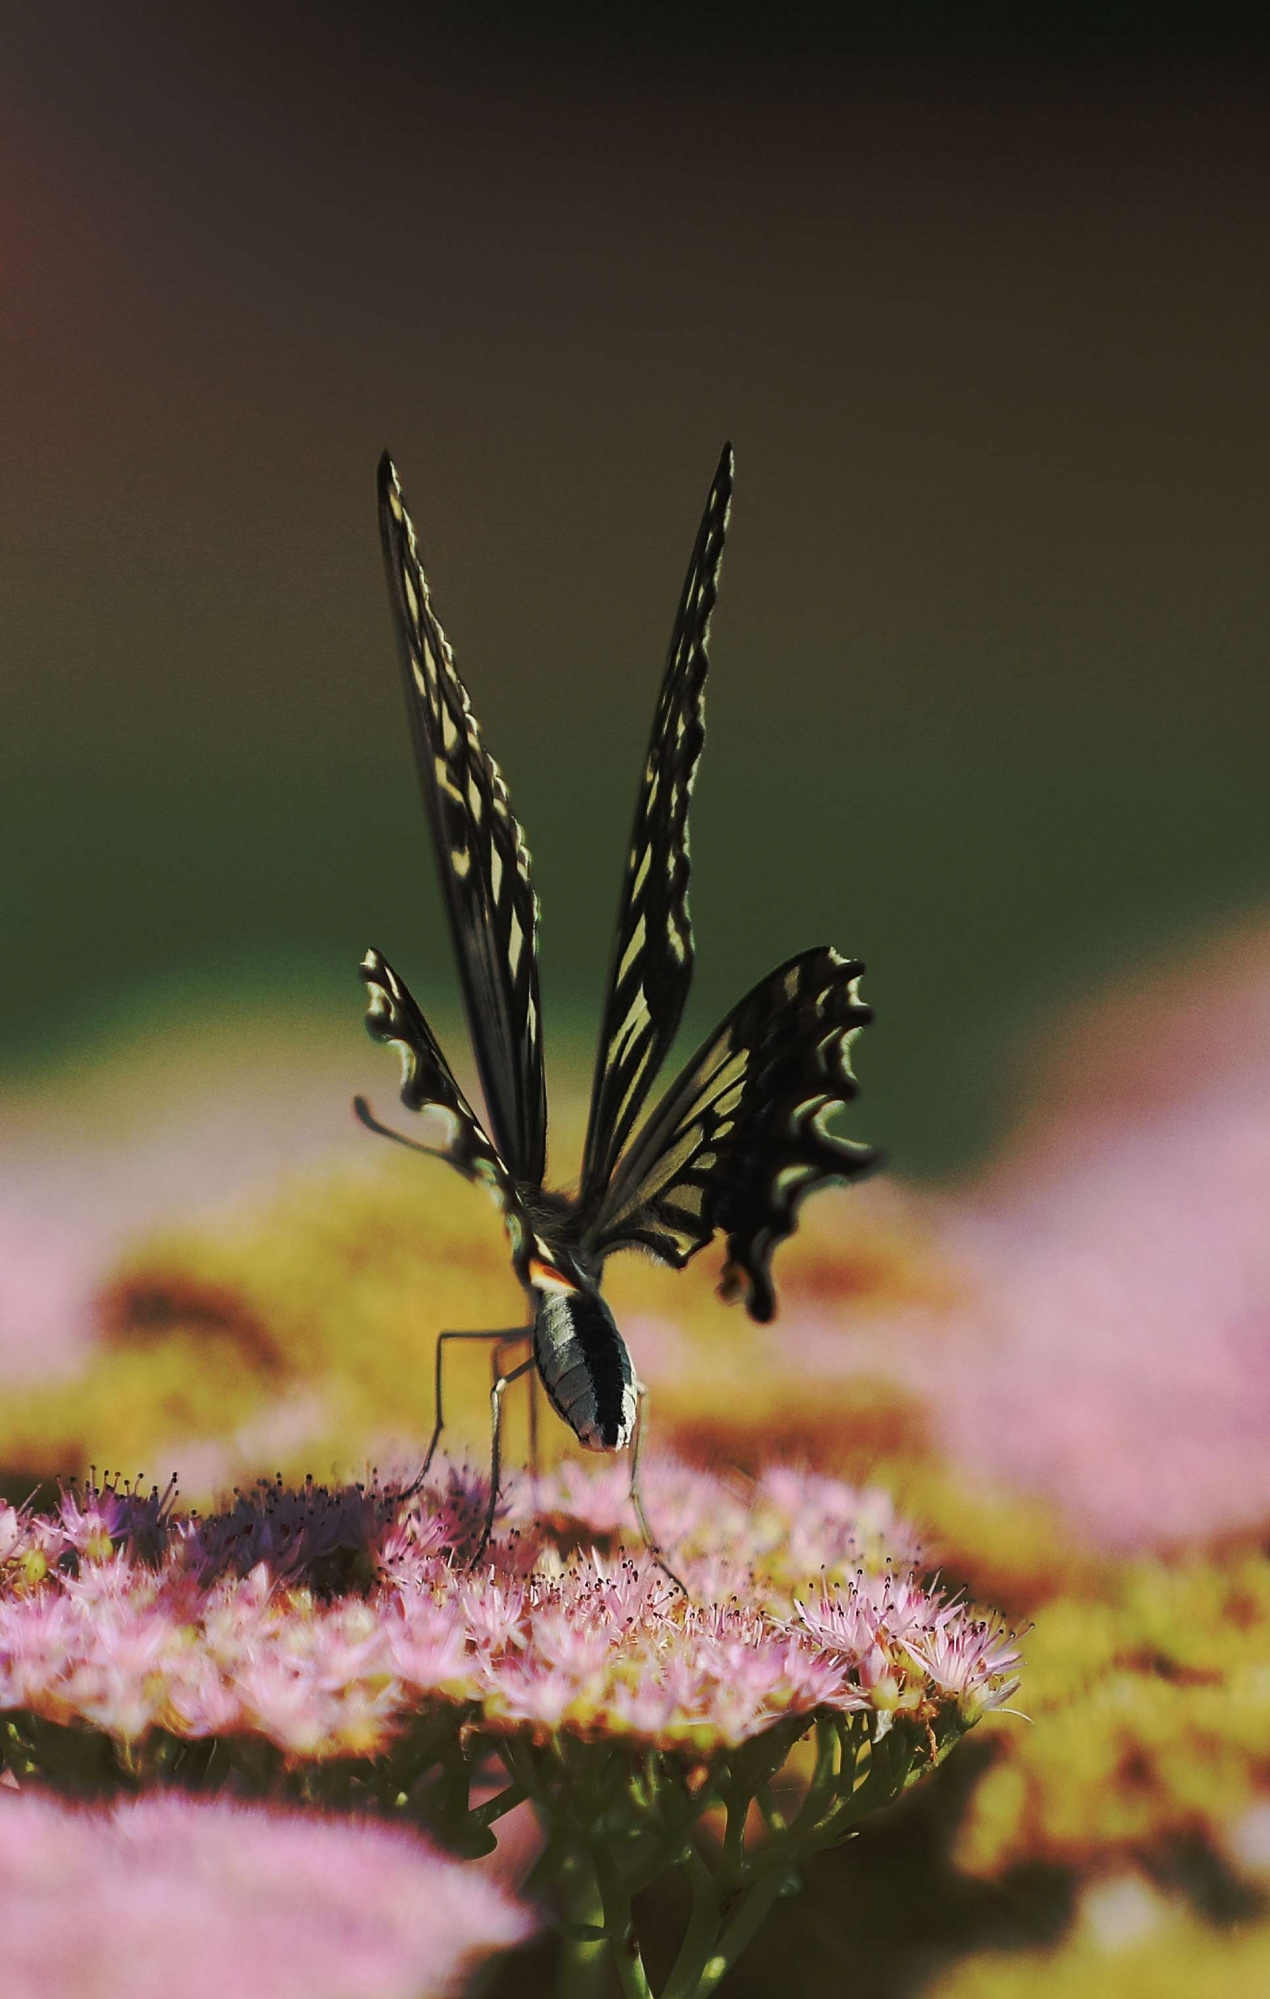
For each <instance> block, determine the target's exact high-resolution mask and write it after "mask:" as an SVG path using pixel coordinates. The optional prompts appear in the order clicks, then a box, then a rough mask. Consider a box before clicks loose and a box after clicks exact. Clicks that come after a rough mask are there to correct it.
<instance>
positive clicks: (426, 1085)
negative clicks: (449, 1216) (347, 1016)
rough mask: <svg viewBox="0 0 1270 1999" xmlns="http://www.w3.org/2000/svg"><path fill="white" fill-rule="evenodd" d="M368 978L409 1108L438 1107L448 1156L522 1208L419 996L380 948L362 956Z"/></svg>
mask: <svg viewBox="0 0 1270 1999" xmlns="http://www.w3.org/2000/svg"><path fill="white" fill-rule="evenodd" d="M361 973H362V978H363V979H364V980H365V982H366V991H367V996H368V997H367V1006H366V1026H367V1029H368V1031H369V1033H370V1034H371V1035H372V1036H373V1037H374V1039H375V1040H376V1041H382V1042H384V1043H385V1044H386V1045H387V1046H389V1047H392V1048H395V1049H396V1050H397V1053H398V1054H399V1055H400V1057H401V1101H402V1103H403V1104H405V1106H406V1108H407V1109H408V1110H412V1111H437V1112H439V1113H440V1114H441V1116H442V1117H443V1118H444V1119H445V1122H446V1125H447V1128H448V1129H447V1137H446V1143H445V1145H444V1146H443V1147H441V1148H440V1150H441V1151H442V1153H443V1155H444V1157H445V1158H446V1159H448V1160H449V1162H450V1164H451V1165H452V1166H456V1167H457V1168H458V1170H459V1172H460V1173H462V1174H463V1175H464V1177H465V1178H466V1179H468V1180H475V1181H477V1182H479V1183H480V1184H481V1185H482V1186H484V1187H487V1188H488V1189H489V1191H490V1192H491V1193H492V1194H493V1195H494V1196H495V1198H496V1199H497V1200H498V1202H499V1204H500V1206H501V1207H502V1208H503V1209H504V1211H510V1210H518V1209H519V1200H518V1197H517V1193H516V1188H515V1184H514V1182H513V1181H512V1178H511V1175H510V1174H509V1173H508V1170H507V1168H506V1166H505V1165H504V1163H503V1161H502V1159H501V1158H500V1157H499V1154H498V1152H497V1150H496V1148H495V1147H494V1146H493V1145H492V1144H491V1142H490V1140H489V1138H488V1137H487V1136H486V1134H485V1132H484V1130H483V1129H482V1127H481V1124H480V1120H479V1119H478V1118H477V1116H476V1114H475V1112H474V1111H473V1109H472V1107H471V1105H470V1104H469V1103H468V1101H467V1098H466V1097H465V1096H464V1094H463V1092H462V1090H461V1089H460V1088H459V1086H458V1084H457V1083H456V1081H455V1080H454V1075H453V1072H452V1071H451V1069H450V1065H449V1063H448V1062H447V1061H446V1059H445V1056H444V1055H443V1054H442V1053H441V1048H440V1045H439V1043H438V1041H437V1038H436V1036H435V1035H434V1034H433V1032H432V1029H431V1028H430V1027H429V1026H428V1023H427V1021H426V1020H425V1019H424V1017H423V1014H422V1012H421V1011H420V1008H419V1006H418V1003H417V1001H416V1000H415V998H414V995H413V994H412V993H411V991H410V989H409V987H408V986H407V985H406V984H405V982H404V980H402V979H399V978H398V976H397V974H396V972H394V970H393V968H392V966H391V965H390V964H389V963H388V960H387V959H386V958H384V957H381V955H380V953H379V952H378V951H368V952H367V953H366V956H365V957H364V958H363V959H362V964H361Z"/></svg>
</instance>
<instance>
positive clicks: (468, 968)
mask: <svg viewBox="0 0 1270 1999" xmlns="http://www.w3.org/2000/svg"><path fill="white" fill-rule="evenodd" d="M379 501H380V505H379V517H380V526H381V530H382V534H383V543H384V561H385V565H386V567H387V571H388V583H389V590H390V593H391V596H392V602H393V609H394V612H395V616H396V624H397V634H398V639H399V641H400V649H401V661H402V667H403V671H404V675H405V683H406V704H407V707H408V709H409V712H410V731H411V736H412V737H413V740H414V749H415V759H416V762H417V763H418V766H419V777H420V781H421V783H422V786H423V795H424V798H425V800H426V802H427V808H428V818H429V821H430V823H431V827H432V838H433V844H434V846H435V849H436V857H437V865H438V868H439V870H440V875H441V886H442V890H443V892H444V895H445V903H446V909H447V912H448V915H449V919H450V932H451V935H452V937H453V939H454V949H455V955H456V957H457V959H458V965H459V977H460V980H461V983H462V989H463V1000H464V1004H465V1006H466V1009H467V1017H468V1026H469V1029H470V1031H471V1035H472V1044H473V1048H474V1050H475V1054H476V1066H477V1070H478V1073H479V1075H480V1079H481V1089H482V1091H483V1092H484V1096H485V1103H486V1108H487V1111H488V1115H489V1121H490V1129H491V1131H492V1133H493V1137H494V1142H495V1144H496V1146H497V1148H498V1151H499V1153H500V1154H501V1155H502V1158H503V1159H504V1160H505V1161H506V1164H507V1166H508V1167H509V1168H510V1169H511V1171H512V1173H513V1174H514V1175H515V1176H516V1178H517V1179H518V1180H521V1181H524V1182H527V1183H528V1184H530V1185H533V1186H537V1185H540V1184H541V1181H542V1176H543V1171H544V1168H545V1165H546V1146H547V1095H546V1084H545V1080H544V1076H543V1063H542V1037H541V1027H540V1019H541V1014H540V1008H539V1001H538V948H537V946H538V899H537V897H536V896H535V894H534V889H533V882H532V880H531V879H530V872H529V851H528V849H527V847H526V845H525V836H524V834H523V833H522V831H521V829H520V827H519V825H518V824H517V822H516V819H515V816H514V815H513V812H512V809H511V801H510V799H509V797H508V795H507V786H506V784H505V783H504V782H503V776H502V773H501V771H500V770H499V768H498V765H497V764H496V763H495V761H494V759H493V757H492V756H491V755H490V753H489V751H488V750H487V749H486V747H485V744H484V742H483V741H482V739H481V732H480V729H479V727H478V726H477V722H476V718H475V716H474V715H473V713H472V707H471V702H470V701H469V699H468V694H467V689H466V688H465V687H464V685H463V682H462V681H461V680H460V679H459V676H458V673H457V672H456V670H455V666H454V658H453V655H452V654H451V651H450V647H449V644H448V643H447V641H446V637H445V633H444V632H443V631H442V630H441V627H440V625H439V624H438V622H437V620H436V617H435V615H434V613H433V610H432V605H431V601H430V598H429V594H428V584H427V579H426V577H425V576H424V573H423V566H422V564H421V562H420V560H419V551H418V546H417V543H416V540H415V532H414V528H413V526H412V525H411V521H410V516H409V514H408V513H407V512H406V508H405V503H404V501H403V499H402V495H401V487H400V485H399V484H398V481H397V474H396V471H395V469H394V467H393V464H392V461H391V459H390V458H389V457H388V455H387V453H385V454H384V457H383V458H382V460H381V461H380V467H379ZM402 990H404V988H403V989H402ZM412 1004H413V1003H412ZM417 1011H418V1010H417V1009H416V1012H417ZM420 1018H422V1016H420Z"/></svg>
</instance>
